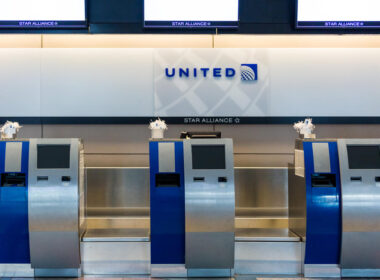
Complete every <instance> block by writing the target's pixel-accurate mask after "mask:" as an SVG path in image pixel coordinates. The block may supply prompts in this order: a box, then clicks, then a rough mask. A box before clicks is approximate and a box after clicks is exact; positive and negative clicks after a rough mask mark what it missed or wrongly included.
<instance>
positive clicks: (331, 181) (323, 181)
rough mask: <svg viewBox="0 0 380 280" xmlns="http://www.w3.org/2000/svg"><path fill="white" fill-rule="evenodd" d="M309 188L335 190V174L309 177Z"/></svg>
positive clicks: (316, 174)
mask: <svg viewBox="0 0 380 280" xmlns="http://www.w3.org/2000/svg"><path fill="white" fill-rule="evenodd" d="M311 186H312V187H313V188H323V187H324V188H335V187H336V175H335V174H319V173H315V174H312V175H311Z"/></svg>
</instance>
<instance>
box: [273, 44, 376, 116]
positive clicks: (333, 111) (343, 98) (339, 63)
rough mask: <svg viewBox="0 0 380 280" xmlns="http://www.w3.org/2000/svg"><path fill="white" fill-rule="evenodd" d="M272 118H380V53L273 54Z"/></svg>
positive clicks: (303, 51)
mask: <svg viewBox="0 0 380 280" xmlns="http://www.w3.org/2000/svg"><path fill="white" fill-rule="evenodd" d="M267 53H268V57H269V58H270V63H269V65H268V69H269V71H270V73H269V76H270V79H271V81H270V85H271V90H270V92H271V94H270V95H271V96H270V102H269V104H270V109H269V112H270V116H344V117H345V116H379V115H380V110H379V106H378V104H379V102H380V95H379V88H380V63H379V61H380V50H379V49H268V50H267Z"/></svg>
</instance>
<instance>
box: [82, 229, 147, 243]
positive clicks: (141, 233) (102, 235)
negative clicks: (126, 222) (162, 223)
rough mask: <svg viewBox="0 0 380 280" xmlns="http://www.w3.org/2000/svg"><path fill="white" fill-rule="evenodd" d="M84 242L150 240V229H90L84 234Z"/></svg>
mask: <svg viewBox="0 0 380 280" xmlns="http://www.w3.org/2000/svg"><path fill="white" fill-rule="evenodd" d="M83 241H84V242H139V241H149V230H148V229H140V228H131V229H113V228H110V229H89V230H88V231H87V232H86V233H85V235H84V236H83Z"/></svg>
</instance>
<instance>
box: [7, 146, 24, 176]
mask: <svg viewBox="0 0 380 280" xmlns="http://www.w3.org/2000/svg"><path fill="white" fill-rule="evenodd" d="M21 155H22V142H7V143H6V144H5V172H20V171H21Z"/></svg>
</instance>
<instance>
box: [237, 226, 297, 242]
mask: <svg viewBox="0 0 380 280" xmlns="http://www.w3.org/2000/svg"><path fill="white" fill-rule="evenodd" d="M235 240H236V241H271V242H276V241H277V242H298V241H301V239H300V237H299V236H297V235H295V234H294V233H293V232H291V231H290V230H288V229H285V228H284V229H268V228H237V229H236V230H235Z"/></svg>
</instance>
